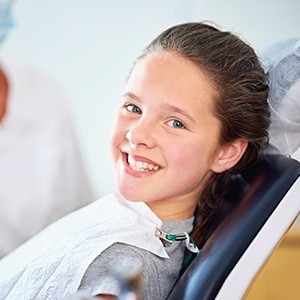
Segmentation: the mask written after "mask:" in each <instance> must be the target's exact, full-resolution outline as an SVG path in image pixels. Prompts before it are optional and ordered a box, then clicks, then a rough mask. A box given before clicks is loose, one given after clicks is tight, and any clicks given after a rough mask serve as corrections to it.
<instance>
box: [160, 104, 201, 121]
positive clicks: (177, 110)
mask: <svg viewBox="0 0 300 300" xmlns="http://www.w3.org/2000/svg"><path fill="white" fill-rule="evenodd" d="M161 107H162V109H163V110H166V111H169V112H175V113H179V114H181V115H183V116H185V117H187V118H188V119H189V120H190V121H192V122H193V123H195V120H194V119H193V118H192V116H191V115H190V114H189V113H187V112H186V111H184V110H183V109H181V108H179V107H177V106H174V105H170V104H168V103H163V104H162V105H161Z"/></svg>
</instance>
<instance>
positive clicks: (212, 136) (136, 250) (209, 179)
mask: <svg viewBox="0 0 300 300" xmlns="http://www.w3.org/2000/svg"><path fill="white" fill-rule="evenodd" d="M267 94H268V86H267V79H266V76H265V73H264V71H263V69H262V67H261V65H260V63H259V60H258V58H257V56H256V55H255V53H254V51H253V49H252V48H251V47H250V46H248V45H247V44H246V43H245V42H243V41H242V40H240V39H239V38H238V37H236V36H235V35H233V34H231V33H229V32H223V31H220V30H218V29H216V28H215V27H213V26H210V25H207V24H204V23H196V22H195V23H186V24H181V25H177V26H174V27H171V28H169V29H167V30H165V31H164V32H163V33H162V34H160V35H159V36H158V37H157V38H156V39H155V40H154V41H153V42H152V43H151V44H150V45H149V46H148V47H147V48H146V49H145V50H144V52H143V53H142V55H141V56H140V57H139V58H138V59H137V60H136V62H135V63H134V66H133V69H132V70H131V72H130V75H129V78H128V81H127V85H126V89H125V91H124V94H123V97H122V101H121V105H120V108H119V110H118V113H117V117H116V122H115V125H114V127H113V131H112V137H111V141H112V142H111V145H112V153H113V160H114V165H115V171H116V180H117V187H118V191H117V193H116V194H115V195H109V196H106V197H103V198H101V199H99V200H98V201H96V202H95V203H93V204H91V205H89V206H87V207H86V208H84V209H81V210H79V211H77V212H75V213H73V214H71V215H69V216H67V217H65V218H64V219H61V220H60V221H58V222H56V223H55V224H53V225H52V226H50V227H49V228H47V229H46V230H45V231H43V232H42V233H41V234H40V235H38V236H36V237H35V238H34V239H32V240H31V241H29V242H28V243H27V244H25V245H23V246H22V247H20V248H19V249H18V250H17V251H15V253H13V254H12V255H10V256H8V257H6V258H5V259H4V260H3V261H2V263H0V273H1V272H2V273H3V275H1V274H0V282H1V283H0V289H3V293H2V295H9V296H13V295H20V294H22V295H24V291H26V297H25V298H23V299H30V297H32V296H35V297H40V298H43V297H45V295H51V297H54V298H55V297H58V296H60V297H61V296H62V295H70V294H74V293H76V292H77V291H80V292H83V293H85V294H87V295H92V296H96V295H100V296H102V297H103V298H104V299H111V298H112V297H115V296H118V293H119V286H118V281H117V280H116V278H115V277H114V276H113V274H114V270H115V268H116V266H118V265H119V264H120V262H122V261H124V260H130V261H131V263H132V265H135V266H140V268H141V273H142V287H143V291H142V293H143V294H142V299H166V298H167V296H168V294H169V292H170V290H171V289H172V287H173V285H174V283H175V281H176V279H177V278H178V276H179V272H180V269H181V262H182V260H183V256H184V251H185V245H186V246H187V247H188V249H191V247H189V243H185V242H180V241H174V242H172V241H170V242H169V243H167V244H168V245H166V243H163V242H162V240H163V239H166V235H164V233H170V234H171V236H173V237H174V236H175V237H178V236H180V237H181V238H182V239H187V241H189V239H190V238H189V235H188V234H191V235H193V236H194V237H195V238H196V242H197V243H198V244H199V245H200V244H201V238H202V236H203V235H204V233H205V231H206V229H207V226H206V225H207V224H208V223H209V220H210V218H211V217H212V216H213V215H214V213H215V212H216V211H217V210H218V208H219V207H220V204H221V200H222V195H223V193H224V192H225V191H226V183H227V181H228V178H229V176H230V175H231V174H232V173H237V172H239V171H240V170H241V169H243V168H246V167H248V166H250V165H251V164H253V163H254V162H256V161H257V159H258V157H259V154H260V152H261V151H262V149H264V147H265V146H266V145H267V141H268V133H267V130H268V126H269V110H268V104H267V101H266V98H267ZM191 232H192V233H191ZM176 234H177V235H176ZM191 250H192V251H193V248H192V249H191ZM16 278H17V279H16ZM19 279H21V280H19ZM1 285H2V286H1Z"/></svg>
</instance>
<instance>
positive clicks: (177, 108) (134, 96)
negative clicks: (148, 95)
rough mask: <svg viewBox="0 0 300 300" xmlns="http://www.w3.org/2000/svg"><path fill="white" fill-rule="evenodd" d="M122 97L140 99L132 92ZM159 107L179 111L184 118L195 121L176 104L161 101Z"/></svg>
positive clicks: (169, 110)
mask: <svg viewBox="0 0 300 300" xmlns="http://www.w3.org/2000/svg"><path fill="white" fill-rule="evenodd" d="M123 97H128V98H130V99H132V100H136V101H139V102H141V99H140V98H139V97H138V96H137V95H135V94H133V93H131V92H127V93H125V94H124V95H123ZM160 107H161V108H162V109H163V110H164V111H168V112H175V113H179V114H181V115H183V116H185V117H186V118H188V119H189V120H190V121H191V122H193V123H196V122H195V120H194V119H193V118H192V116H191V115H190V114H189V113H187V112H186V111H184V110H183V109H181V108H179V107H177V106H174V105H170V104H169V103H163V104H161V105H160Z"/></svg>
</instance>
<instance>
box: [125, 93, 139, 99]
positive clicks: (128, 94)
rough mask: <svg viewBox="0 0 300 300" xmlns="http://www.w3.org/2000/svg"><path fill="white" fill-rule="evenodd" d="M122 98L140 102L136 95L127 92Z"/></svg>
mask: <svg viewBox="0 0 300 300" xmlns="http://www.w3.org/2000/svg"><path fill="white" fill-rule="evenodd" d="M123 97H127V98H130V99H132V100H136V101H141V99H140V98H139V97H138V96H137V95H135V94H133V93H131V92H127V93H125V94H123Z"/></svg>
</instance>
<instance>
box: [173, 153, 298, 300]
mask: <svg viewBox="0 0 300 300" xmlns="http://www.w3.org/2000/svg"><path fill="white" fill-rule="evenodd" d="M299 176H300V163H299V162H298V161H297V160H294V159H292V158H289V157H286V156H283V155H264V157H263V158H262V160H261V162H260V163H258V164H256V165H255V166H254V167H253V168H251V169H250V170H247V171H246V172H244V173H242V174H241V176H240V177H237V178H236V180H235V181H234V182H233V184H232V186H231V188H230V190H229V192H228V193H227V195H226V196H225V198H224V202H223V206H222V208H221V210H220V212H219V213H218V215H217V216H216V218H215V219H214V221H213V223H212V224H211V226H210V227H211V232H210V234H209V237H208V238H207V240H206V242H205V244H204V246H203V248H202V249H201V251H200V253H199V254H198V255H197V257H196V258H195V259H194V260H193V261H192V263H191V264H190V265H189V267H188V268H187V269H186V271H185V272H184V273H183V275H182V276H181V277H180V279H179V280H178V282H177V283H176V285H175V286H174V288H173V290H172V292H171V293H170V295H169V297H168V300H177V299H178V300H196V299H197V300H199V299H201V300H206V299H221V300H229V299H230V300H235V299H242V298H243V296H244V294H245V292H246V291H247V288H248V287H249V285H250V284H251V282H252V280H253V278H254V277H255V275H256V274H257V272H258V271H259V270H260V268H261V267H262V266H263V265H264V264H265V262H266V261H267V259H268V258H269V256H270V255H271V253H272V252H273V250H274V249H275V247H276V246H277V245H278V244H279V242H280V241H281V239H282V238H283V236H284V234H285V233H286V232H287V230H288V229H289V228H290V226H291V225H292V223H293V222H294V221H295V219H296V217H297V216H298V214H299V211H300V178H299Z"/></svg>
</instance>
